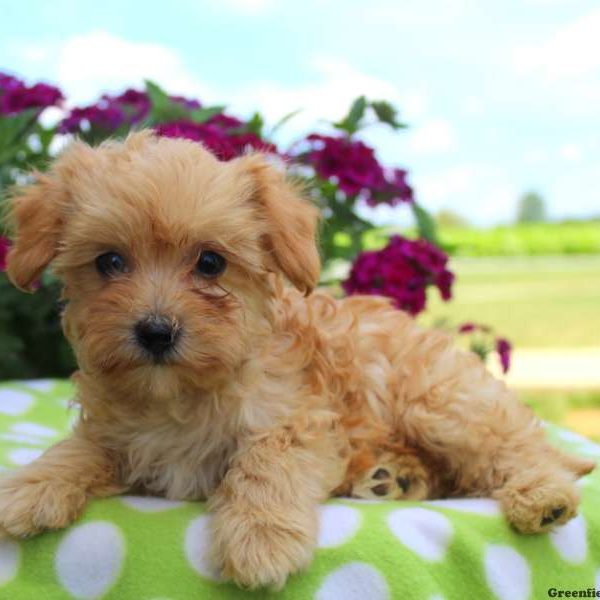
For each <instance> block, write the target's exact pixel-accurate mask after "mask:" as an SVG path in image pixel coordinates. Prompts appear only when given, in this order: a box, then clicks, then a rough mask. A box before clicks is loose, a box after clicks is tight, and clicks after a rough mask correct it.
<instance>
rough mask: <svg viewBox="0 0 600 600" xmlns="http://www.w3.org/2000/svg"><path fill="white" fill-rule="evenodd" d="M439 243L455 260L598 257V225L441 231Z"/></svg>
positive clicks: (587, 222) (528, 226)
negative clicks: (463, 258) (502, 257)
mask: <svg viewBox="0 0 600 600" xmlns="http://www.w3.org/2000/svg"><path fill="white" fill-rule="evenodd" d="M440 240H441V242H442V244H443V245H444V246H445V247H446V250H447V251H448V252H449V253H450V254H452V255H454V256H527V255H529V256H540V255H558V254H567V255H569V254H599V253H600V221H586V222H577V223H575V222H574V223H528V224H520V225H510V226H502V227H494V228H492V229H472V228H443V229H441V230H440Z"/></svg>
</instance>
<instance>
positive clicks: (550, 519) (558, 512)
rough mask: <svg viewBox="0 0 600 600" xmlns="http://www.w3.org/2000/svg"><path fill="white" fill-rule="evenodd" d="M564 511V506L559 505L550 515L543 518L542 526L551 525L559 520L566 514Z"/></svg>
mask: <svg viewBox="0 0 600 600" xmlns="http://www.w3.org/2000/svg"><path fill="white" fill-rule="evenodd" d="M564 513H565V507H564V506H559V507H557V508H553V509H552V511H551V512H550V514H549V515H547V516H545V517H543V518H542V520H541V525H542V527H545V526H546V525H550V524H551V523H554V521H557V520H558V519H560V518H561V517H562V516H563V515H564Z"/></svg>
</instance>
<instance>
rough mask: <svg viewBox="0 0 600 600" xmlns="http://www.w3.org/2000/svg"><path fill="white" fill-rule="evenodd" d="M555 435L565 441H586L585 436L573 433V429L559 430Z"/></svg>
mask: <svg viewBox="0 0 600 600" xmlns="http://www.w3.org/2000/svg"><path fill="white" fill-rule="evenodd" d="M557 435H558V437H559V438H560V439H561V440H564V441H565V442H572V443H582V442H587V441H588V439H587V438H585V437H583V436H582V435H579V434H578V433H575V432H574V431H567V430H561V431H559V432H558V433H557Z"/></svg>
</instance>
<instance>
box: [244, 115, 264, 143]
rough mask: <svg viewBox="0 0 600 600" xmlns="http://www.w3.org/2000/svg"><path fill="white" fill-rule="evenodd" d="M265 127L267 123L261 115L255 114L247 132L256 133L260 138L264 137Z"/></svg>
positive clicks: (247, 125) (247, 124)
mask: <svg viewBox="0 0 600 600" xmlns="http://www.w3.org/2000/svg"><path fill="white" fill-rule="evenodd" d="M264 125H265V121H264V119H263V118H262V115H261V114H260V113H257V112H255V113H254V114H253V115H252V118H251V119H250V120H249V121H248V123H246V130H247V131H248V132H249V133H254V134H256V135H257V136H258V137H262V130H263V127H264Z"/></svg>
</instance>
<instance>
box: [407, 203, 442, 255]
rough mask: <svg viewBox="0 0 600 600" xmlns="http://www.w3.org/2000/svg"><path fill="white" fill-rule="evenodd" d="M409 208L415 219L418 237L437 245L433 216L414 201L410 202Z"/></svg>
mask: <svg viewBox="0 0 600 600" xmlns="http://www.w3.org/2000/svg"><path fill="white" fill-rule="evenodd" d="M411 208H412V211H413V214H414V216H415V219H416V221H417V230H418V232H419V237H422V238H424V239H426V240H427V241H428V242H431V243H432V244H435V245H436V246H439V240H438V235H437V227H436V224H435V220H434V219H433V217H432V216H431V215H430V214H429V213H428V212H427V211H426V210H425V209H424V208H423V207H422V206H420V205H419V204H417V203H416V202H412V203H411Z"/></svg>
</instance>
